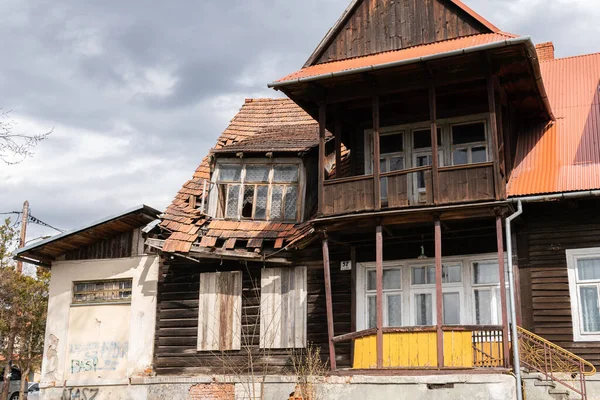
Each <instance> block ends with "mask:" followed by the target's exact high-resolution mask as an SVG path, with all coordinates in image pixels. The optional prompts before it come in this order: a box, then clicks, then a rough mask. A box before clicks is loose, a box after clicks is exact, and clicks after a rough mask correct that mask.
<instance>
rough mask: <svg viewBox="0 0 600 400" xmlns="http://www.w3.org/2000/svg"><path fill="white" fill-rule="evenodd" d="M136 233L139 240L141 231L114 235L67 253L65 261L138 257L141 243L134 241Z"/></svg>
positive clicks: (135, 230) (136, 230)
mask: <svg viewBox="0 0 600 400" xmlns="http://www.w3.org/2000/svg"><path fill="white" fill-rule="evenodd" d="M134 232H137V233H136V239H137V238H139V229H132V230H131V231H129V232H124V233H120V234H116V235H112V236H110V237H108V238H106V239H102V240H99V241H97V242H96V243H94V244H91V245H89V246H82V247H80V248H78V249H76V250H74V251H71V252H67V253H66V254H65V260H99V259H110V258H124V257H131V256H135V255H138V253H139V249H138V246H139V243H138V242H137V241H136V240H134Z"/></svg>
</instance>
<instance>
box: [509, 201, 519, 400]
mask: <svg viewBox="0 0 600 400" xmlns="http://www.w3.org/2000/svg"><path fill="white" fill-rule="evenodd" d="M522 213H523V203H522V202H521V200H518V203H517V211H516V212H515V213H514V214H512V215H511V216H509V217H508V218H506V252H507V258H508V291H509V293H510V318H511V320H512V324H511V335H512V343H513V346H512V347H513V365H514V370H515V377H516V378H517V400H523V381H522V379H521V359H520V358H519V337H518V336H517V334H518V332H517V309H516V306H515V285H514V282H515V281H514V272H513V253H512V235H511V227H510V224H511V222H512V221H513V219H515V218H517V217H518V216H519V215H521V214H522Z"/></svg>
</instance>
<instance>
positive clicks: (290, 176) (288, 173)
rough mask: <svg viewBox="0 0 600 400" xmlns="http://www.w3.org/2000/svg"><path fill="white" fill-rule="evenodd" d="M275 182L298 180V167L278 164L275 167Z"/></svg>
mask: <svg viewBox="0 0 600 400" xmlns="http://www.w3.org/2000/svg"><path fill="white" fill-rule="evenodd" d="M273 182H298V167H297V166H295V165H278V166H276V167H275V168H274V172H273Z"/></svg>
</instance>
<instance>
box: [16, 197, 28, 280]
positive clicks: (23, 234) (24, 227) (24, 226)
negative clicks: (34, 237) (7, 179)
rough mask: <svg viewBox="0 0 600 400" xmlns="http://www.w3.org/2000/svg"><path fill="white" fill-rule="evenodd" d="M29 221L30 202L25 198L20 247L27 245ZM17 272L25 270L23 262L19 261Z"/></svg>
mask: <svg viewBox="0 0 600 400" xmlns="http://www.w3.org/2000/svg"><path fill="white" fill-rule="evenodd" d="M27 221H29V202H28V201H27V200H25V202H24V203H23V212H22V213H21V238H20V240H19V248H21V247H24V246H25V238H26V236H27ZM17 272H18V273H19V274H21V273H22V272H23V262H22V261H17Z"/></svg>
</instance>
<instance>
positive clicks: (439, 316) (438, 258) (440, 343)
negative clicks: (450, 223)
mask: <svg viewBox="0 0 600 400" xmlns="http://www.w3.org/2000/svg"><path fill="white" fill-rule="evenodd" d="M434 228H435V311H436V328H437V362H438V368H442V367H443V366H444V331H443V329H442V325H443V322H444V312H443V309H442V307H443V292H442V226H441V224H440V220H439V219H437V218H436V220H435V222H434Z"/></svg>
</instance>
